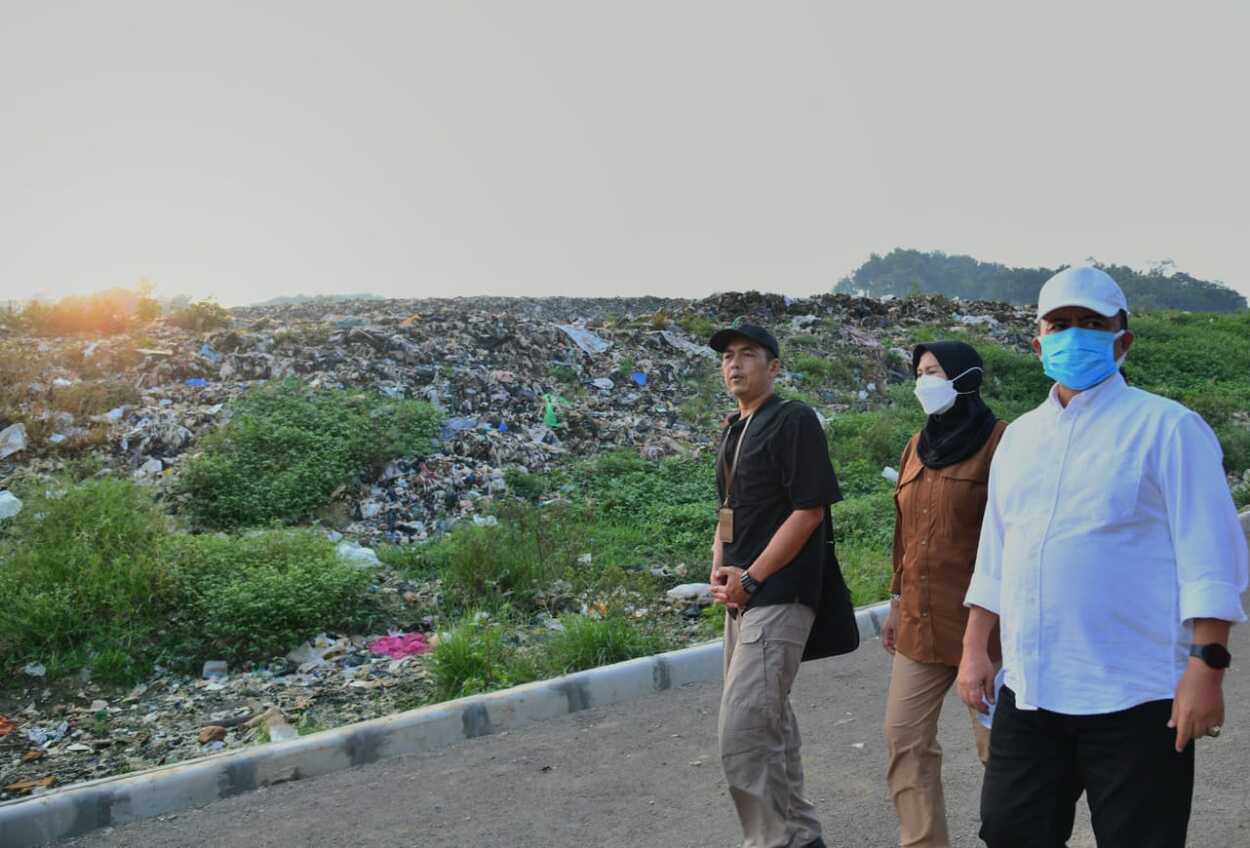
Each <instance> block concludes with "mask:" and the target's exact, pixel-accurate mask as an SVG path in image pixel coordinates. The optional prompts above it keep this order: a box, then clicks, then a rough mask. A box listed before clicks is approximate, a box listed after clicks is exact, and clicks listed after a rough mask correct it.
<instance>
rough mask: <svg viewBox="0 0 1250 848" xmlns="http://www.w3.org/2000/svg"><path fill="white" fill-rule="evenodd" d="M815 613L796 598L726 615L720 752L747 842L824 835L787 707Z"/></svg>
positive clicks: (785, 845) (792, 841)
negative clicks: (806, 783) (807, 788)
mask: <svg viewBox="0 0 1250 848" xmlns="http://www.w3.org/2000/svg"><path fill="white" fill-rule="evenodd" d="M815 618H816V614H815V613H814V612H812V610H811V609H809V608H808V607H805V606H803V605H802V604H797V603H795V604H777V605H774V606H766V607H758V608H753V609H750V610H747V611H746V612H745V613H742V612H740V613H739V614H738V615H737V616H736V617H734V616H730V615H726V616H725V690H724V692H723V693H722V695H721V704H720V723H719V734H720V754H721V765H722V766H723V767H724V769H725V778H726V780H728V782H729V795H730V797H731V798H733V802H734V806H735V807H737V810H738V819H739V821H741V823H742V832H743V836H744V839H743V842H742V845H743V848H799V846H803V845H807V844H808V843H809V842H813V841H815V840H816V839H819V838H820V822H819V821H818V820H817V819H816V816H815V814H814V807H813V806H812V803H811V802H810V801H808V800H807V799H806V798H805V797H803V762H802V760H801V759H800V757H799V745H800V741H801V740H800V739H799V726H798V723H797V722H796V721H795V718H794V710H792V709H791V708H790V686H791V685H792V684H793V683H794V677H795V675H796V674H798V671H799V663H800V661H801V660H802V658H803V646H804V645H805V644H806V642H807V634H808V632H809V631H811V629H812V622H813V621H814V620H815Z"/></svg>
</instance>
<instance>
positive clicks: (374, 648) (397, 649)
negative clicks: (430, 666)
mask: <svg viewBox="0 0 1250 848" xmlns="http://www.w3.org/2000/svg"><path fill="white" fill-rule="evenodd" d="M429 649H430V643H429V642H427V641H426V638H425V634H424V633H395V634H392V635H390V636H383V637H381V638H380V639H374V640H373V641H372V642H370V643H369V653H371V654H374V655H375V656H380V657H390V658H391V659H393V660H398V659H403V658H404V657H410V656H413V655H414V654H424V653H425V652H426V651H428V650H429Z"/></svg>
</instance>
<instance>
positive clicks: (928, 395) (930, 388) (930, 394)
mask: <svg viewBox="0 0 1250 848" xmlns="http://www.w3.org/2000/svg"><path fill="white" fill-rule="evenodd" d="M980 370H981V369H980V368H977V367H972V368H969V369H968V370H967V371H965V372H964V373H963V374H960V375H959V376H958V377H955V378H954V379H952V380H943V379H942V378H941V377H939V376H937V375H936V374H926V375H925V376H923V377H920V378H918V379H917V380H916V389H915V392H916V400H918V401H920V406H921V408H923V409H924V411H925V414H926V415H941V414H942V413H943V412H946V411H947V410H949V409H950V408H951V407H952V406H954V405H955V400H956V399H957V398H958V397H959V396H960V395H970V394H973V392H957V391H955V380H958V379H959V377H962V376H963V375H964V374H968V373H971V372H973V371H980Z"/></svg>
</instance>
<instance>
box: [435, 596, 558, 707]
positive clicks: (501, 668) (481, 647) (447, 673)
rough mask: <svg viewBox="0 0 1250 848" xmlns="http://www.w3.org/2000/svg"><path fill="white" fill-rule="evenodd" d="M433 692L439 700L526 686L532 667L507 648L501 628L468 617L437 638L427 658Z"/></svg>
mask: <svg viewBox="0 0 1250 848" xmlns="http://www.w3.org/2000/svg"><path fill="white" fill-rule="evenodd" d="M430 671H431V673H432V675H433V678H434V689H435V692H436V694H437V696H438V697H439V698H440V699H443V700H449V699H452V698H462V697H464V696H466V695H476V694H478V693H480V692H489V691H491V690H493V689H505V688H507V687H509V686H515V685H516V684H518V683H527V682H529V681H530V680H533V679H535V678H536V677H537V676H538V675H537V673H536V669H535V668H534V666H533V664H532V663H530V662H528V661H527V660H526V659H525V658H524V657H522V656H521V655H520V654H519V652H518V651H517V650H516V648H514V647H512V646H511V645H509V644H508V641H507V635H506V633H505V631H504V628H503V627H502V626H501V625H499V624H496V623H493V622H491V621H490V620H489V618H487V617H486V616H484V615H483V614H480V613H478V614H470V615H467V616H465V618H464V619H463V620H462V621H461V622H460V624H459V625H457V626H456V627H455V628H454V629H452V630H451V631H450V632H448V633H443V634H440V635H439V639H438V644H437V645H435V647H434V651H433V654H432V655H431V658H430Z"/></svg>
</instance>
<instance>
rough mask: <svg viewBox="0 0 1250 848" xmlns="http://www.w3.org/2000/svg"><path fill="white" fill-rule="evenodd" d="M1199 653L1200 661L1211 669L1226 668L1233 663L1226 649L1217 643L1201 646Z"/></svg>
mask: <svg viewBox="0 0 1250 848" xmlns="http://www.w3.org/2000/svg"><path fill="white" fill-rule="evenodd" d="M1199 652H1200V653H1201V659H1202V661H1203V662H1205V663H1206V664H1207V665H1209V666H1211V668H1228V666H1229V665H1230V664H1231V663H1232V661H1233V656H1232V654H1230V653H1229V652H1228V649H1227V648H1225V647H1224V646H1223V645H1220V644H1217V643H1212V644H1210V645H1203V646H1202V647H1201V648H1200V649H1199Z"/></svg>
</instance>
